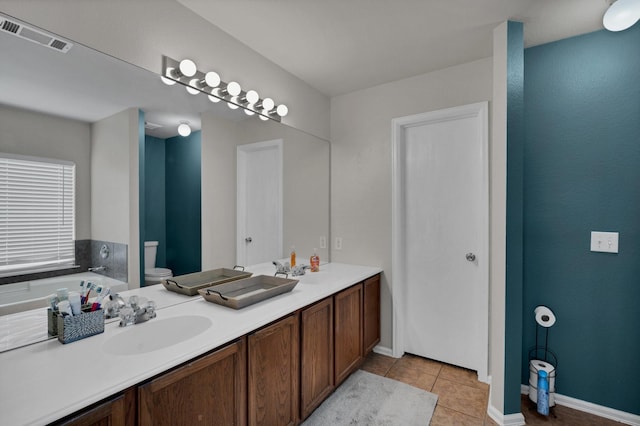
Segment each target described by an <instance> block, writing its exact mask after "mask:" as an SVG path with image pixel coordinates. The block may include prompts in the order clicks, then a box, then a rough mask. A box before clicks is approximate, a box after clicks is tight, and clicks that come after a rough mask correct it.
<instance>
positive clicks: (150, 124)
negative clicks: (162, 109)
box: [144, 121, 162, 130]
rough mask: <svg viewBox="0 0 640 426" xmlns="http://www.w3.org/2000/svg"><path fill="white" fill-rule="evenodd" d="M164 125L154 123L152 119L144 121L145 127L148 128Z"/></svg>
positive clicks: (154, 128)
mask: <svg viewBox="0 0 640 426" xmlns="http://www.w3.org/2000/svg"><path fill="white" fill-rule="evenodd" d="M161 127H162V124H156V123H152V122H150V121H145V122H144V128H145V129H147V130H156V129H159V128H161Z"/></svg>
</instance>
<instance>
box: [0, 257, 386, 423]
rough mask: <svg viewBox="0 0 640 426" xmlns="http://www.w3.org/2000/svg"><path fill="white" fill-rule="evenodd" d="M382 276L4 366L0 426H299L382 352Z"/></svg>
mask: <svg viewBox="0 0 640 426" xmlns="http://www.w3.org/2000/svg"><path fill="white" fill-rule="evenodd" d="M251 272H253V273H254V276H255V275H259V274H268V273H270V274H272V272H273V267H272V266H271V267H267V266H265V265H262V266H259V267H256V268H254V269H252V270H251ZM380 273H381V270H380V269H379V268H373V267H362V266H354V265H345V264H336V263H331V264H326V265H322V266H321V269H320V272H317V273H307V274H306V275H304V276H301V277H296V278H299V280H300V281H299V283H298V285H297V286H296V287H295V288H294V289H293V291H292V292H290V293H285V294H282V295H280V296H276V297H274V298H272V299H269V300H266V301H264V302H261V303H257V304H255V305H251V306H248V307H246V308H243V309H240V310H234V309H230V308H227V307H224V306H219V305H216V304H213V303H209V302H207V301H205V300H204V299H203V298H201V297H199V296H196V297H192V298H188V299H184V300H186V301H184V302H182V303H179V304H176V305H173V306H169V307H166V308H163V309H160V310H158V312H157V314H158V316H157V318H156V319H153V320H150V321H148V322H146V323H143V324H137V325H133V326H129V327H124V328H121V327H118V325H117V323H109V324H106V326H105V332H104V333H103V334H100V335H97V336H93V337H90V338H87V339H84V340H81V341H78V342H75V343H72V344H68V345H62V344H60V343H59V342H58V341H57V340H50V341H47V342H42V343H38V344H35V345H31V346H28V347H24V348H20V349H16V350H13V351H9V352H6V353H3V354H0V360H1V361H0V362H1V363H2V364H1V365H2V367H1V369H2V377H3V380H2V381H1V382H0V383H1V384H0V412H2V413H3V422H7V424H12V425H20V424H48V423H51V422H54V423H56V424H73V425H81V424H82V425H92V424H101V423H100V422H102V421H109V422H110V423H109V424H114V425H119V424H121V425H132V424H140V425H151V424H153V425H156V424H172V425H173V424H241V425H242V424H250V425H258V424H264V425H278V424H282V425H286V424H292V425H293V424H298V423H299V422H301V421H302V420H303V419H304V418H306V417H307V416H308V415H309V414H310V413H311V412H312V411H313V410H314V409H315V408H316V407H317V406H318V405H319V404H320V403H321V402H322V401H323V400H324V399H325V398H326V397H327V396H328V395H329V394H330V393H331V392H332V391H333V390H334V389H335V387H336V386H338V385H339V384H340V383H341V381H342V380H344V378H346V377H347V376H348V375H349V374H350V373H351V372H352V371H353V370H355V369H356V368H358V366H359V364H360V362H361V361H362V359H363V357H364V356H365V355H366V353H367V352H368V351H370V350H371V349H372V348H373V347H374V346H375V344H377V342H378V341H379V328H380V326H379V309H380V304H379V292H380V275H379V274H380ZM154 287H158V286H154ZM144 291H145V289H139V290H137V293H138V294H142V295H144ZM150 291H152V292H156V293H157V289H153V290H150ZM174 294H175V293H174ZM177 296H181V295H177ZM184 297H185V298H187V296H184ZM181 300H182V299H181ZM154 324H156V325H154ZM191 324H192V325H193V326H190V325H191ZM193 330H195V331H193ZM127 333H130V334H127Z"/></svg>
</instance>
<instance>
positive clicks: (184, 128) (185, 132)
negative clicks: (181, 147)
mask: <svg viewBox="0 0 640 426" xmlns="http://www.w3.org/2000/svg"><path fill="white" fill-rule="evenodd" d="M178 134H179V135H180V136H183V137H187V136H189V135H190V134H191V127H189V122H188V121H181V122H180V125H179V126H178Z"/></svg>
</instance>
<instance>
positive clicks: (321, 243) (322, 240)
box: [320, 236, 327, 249]
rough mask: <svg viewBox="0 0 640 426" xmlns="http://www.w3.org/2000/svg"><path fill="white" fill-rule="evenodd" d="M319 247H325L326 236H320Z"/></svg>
mask: <svg viewBox="0 0 640 426" xmlns="http://www.w3.org/2000/svg"><path fill="white" fill-rule="evenodd" d="M320 248H321V249H323V248H327V237H324V236H322V237H320Z"/></svg>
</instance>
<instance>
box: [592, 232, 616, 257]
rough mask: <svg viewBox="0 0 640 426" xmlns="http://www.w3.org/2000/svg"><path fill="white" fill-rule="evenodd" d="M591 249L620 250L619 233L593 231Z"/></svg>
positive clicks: (613, 251)
mask: <svg viewBox="0 0 640 426" xmlns="http://www.w3.org/2000/svg"><path fill="white" fill-rule="evenodd" d="M591 251H601V252H605V253H617V252H618V233H617V232H601V231H591Z"/></svg>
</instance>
